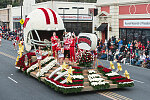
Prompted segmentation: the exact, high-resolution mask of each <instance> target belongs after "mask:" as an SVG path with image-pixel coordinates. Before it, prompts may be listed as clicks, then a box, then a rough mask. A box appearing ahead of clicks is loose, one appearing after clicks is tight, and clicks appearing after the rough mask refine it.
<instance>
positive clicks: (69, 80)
mask: <svg viewBox="0 0 150 100" xmlns="http://www.w3.org/2000/svg"><path fill="white" fill-rule="evenodd" d="M69 82H70V83H72V77H71V75H70V74H69V75H68V77H67V83H69Z"/></svg>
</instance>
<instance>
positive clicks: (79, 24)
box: [10, 0, 96, 33]
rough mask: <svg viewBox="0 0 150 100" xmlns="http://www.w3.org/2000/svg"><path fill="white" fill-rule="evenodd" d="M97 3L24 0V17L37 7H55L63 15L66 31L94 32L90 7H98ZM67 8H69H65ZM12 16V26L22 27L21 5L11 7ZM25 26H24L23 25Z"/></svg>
mask: <svg viewBox="0 0 150 100" xmlns="http://www.w3.org/2000/svg"><path fill="white" fill-rule="evenodd" d="M95 5H96V3H81V2H63V1H61V2H60V1H53V2H52V1H48V2H42V3H35V0H24V2H23V7H22V19H24V20H25V18H26V17H27V15H28V14H29V13H30V12H32V11H33V10H34V9H37V8H41V7H44V8H51V9H54V10H55V11H56V12H58V14H59V15H60V16H61V17H62V19H63V21H64V25H65V28H66V31H69V32H75V33H77V32H85V33H92V26H93V25H94V24H93V17H92V16H89V15H88V14H89V8H96V6H95ZM73 7H80V8H81V7H82V8H83V9H79V10H78V11H77V9H73ZM64 8H67V10H63V9H64ZM11 15H12V18H11V19H10V28H11V30H15V29H18V28H20V22H19V21H20V19H21V7H20V6H18V7H12V8H11ZM22 28H23V27H22Z"/></svg>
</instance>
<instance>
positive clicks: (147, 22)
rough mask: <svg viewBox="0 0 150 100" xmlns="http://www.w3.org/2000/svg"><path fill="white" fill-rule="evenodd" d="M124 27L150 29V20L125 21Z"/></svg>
mask: <svg viewBox="0 0 150 100" xmlns="http://www.w3.org/2000/svg"><path fill="white" fill-rule="evenodd" d="M124 26H131V27H150V20H124Z"/></svg>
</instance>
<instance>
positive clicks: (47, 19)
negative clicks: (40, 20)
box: [38, 8, 50, 24]
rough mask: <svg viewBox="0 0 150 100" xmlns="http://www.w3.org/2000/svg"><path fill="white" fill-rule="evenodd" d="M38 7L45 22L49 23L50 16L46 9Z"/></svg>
mask: <svg viewBox="0 0 150 100" xmlns="http://www.w3.org/2000/svg"><path fill="white" fill-rule="evenodd" d="M38 9H40V10H42V11H43V12H44V14H45V18H46V23H47V24H50V17H49V15H48V12H47V11H46V9H44V8H38Z"/></svg>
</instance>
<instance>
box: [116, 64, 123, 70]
mask: <svg viewBox="0 0 150 100" xmlns="http://www.w3.org/2000/svg"><path fill="white" fill-rule="evenodd" d="M117 65H118V69H119V71H122V67H121V65H120V63H117Z"/></svg>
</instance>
